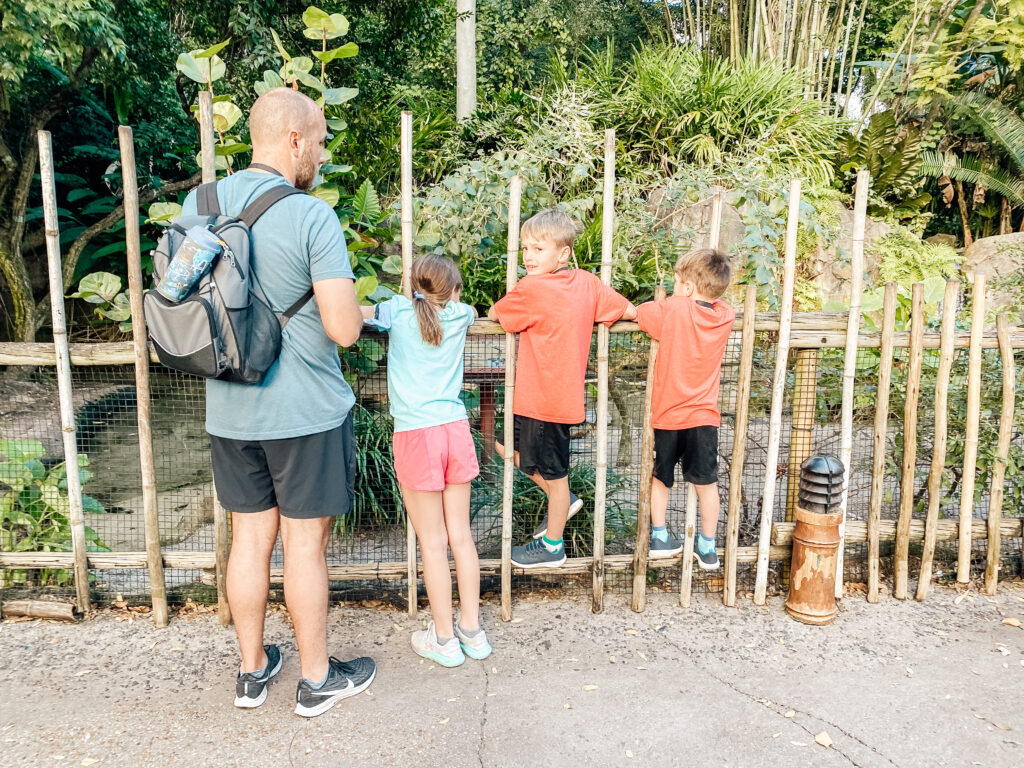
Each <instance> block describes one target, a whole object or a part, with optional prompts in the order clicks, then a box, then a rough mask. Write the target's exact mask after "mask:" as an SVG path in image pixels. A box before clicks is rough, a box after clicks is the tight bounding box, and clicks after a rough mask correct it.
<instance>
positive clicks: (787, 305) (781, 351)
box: [754, 178, 800, 605]
mask: <svg viewBox="0 0 1024 768" xmlns="http://www.w3.org/2000/svg"><path fill="white" fill-rule="evenodd" d="M799 224H800V179H798V178H797V179H793V180H792V181H791V182H790V184H789V216H788V218H787V222H786V251H785V261H784V262H783V271H782V299H781V302H780V304H779V310H780V315H779V343H778V346H777V354H776V357H775V375H774V377H773V378H772V404H771V412H770V416H769V423H768V455H767V457H766V459H765V475H764V495H763V497H762V499H761V527H760V532H759V535H758V541H757V575H756V577H755V581H754V603H755V604H756V605H764V603H765V598H766V597H767V591H768V556H769V552H768V537H769V536H770V535H771V528H772V506H773V504H774V501H775V472H776V470H777V469H778V464H779V442H780V440H781V438H782V395H783V392H784V390H785V387H786V363H787V361H788V358H789V332H790V327H791V325H792V320H793V281H794V276H795V272H796V235H797V229H798V227H799Z"/></svg>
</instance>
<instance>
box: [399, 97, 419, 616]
mask: <svg viewBox="0 0 1024 768" xmlns="http://www.w3.org/2000/svg"><path fill="white" fill-rule="evenodd" d="M400 150H401V158H400V161H401V175H402V293H403V294H405V298H407V299H411V298H412V238H413V228H412V223H413V222H412V112H410V111H409V110H407V109H406V110H403V111H402V117H401V146H400ZM405 551H406V565H407V571H408V575H407V577H406V578H407V579H408V582H409V583H408V587H407V598H406V602H407V603H408V609H409V616H410V617H412V618H416V613H417V612H418V610H419V595H418V592H417V583H416V580H417V578H419V573H418V570H417V567H416V530H415V529H414V528H413V527H412V521H411V520H410V519H409V513H408V512H406V515H405Z"/></svg>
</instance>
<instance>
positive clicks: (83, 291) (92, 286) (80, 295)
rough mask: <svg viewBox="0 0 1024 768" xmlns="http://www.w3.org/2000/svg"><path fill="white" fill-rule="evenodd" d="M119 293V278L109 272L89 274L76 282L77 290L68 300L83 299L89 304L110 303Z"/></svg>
mask: <svg viewBox="0 0 1024 768" xmlns="http://www.w3.org/2000/svg"><path fill="white" fill-rule="evenodd" d="M120 292H121V278H120V277H118V276H117V275H115V274H112V273H110V272H91V273H89V274H88V275H86V276H85V277H83V278H82V279H81V280H80V281H79V282H78V290H77V291H76V292H75V293H72V294H71V295H70V296H68V298H69V299H85V300H86V301H88V302H89V303H91V304H100V303H102V302H110V301H113V300H114V297H115V296H117V294H118V293H120Z"/></svg>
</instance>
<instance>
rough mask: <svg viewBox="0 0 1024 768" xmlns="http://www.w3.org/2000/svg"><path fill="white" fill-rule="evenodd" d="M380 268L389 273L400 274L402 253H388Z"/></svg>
mask: <svg viewBox="0 0 1024 768" xmlns="http://www.w3.org/2000/svg"><path fill="white" fill-rule="evenodd" d="M380 268H381V269H382V270H383V271H384V272H387V273H388V274H389V275H400V274H402V255H401V254H399V253H390V254H388V256H387V258H385V259H384V263H383V264H381V267H380Z"/></svg>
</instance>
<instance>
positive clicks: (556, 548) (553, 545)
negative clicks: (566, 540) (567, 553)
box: [541, 536, 562, 552]
mask: <svg viewBox="0 0 1024 768" xmlns="http://www.w3.org/2000/svg"><path fill="white" fill-rule="evenodd" d="M541 541H543V542H544V548H545V549H547V551H548V552H561V551H562V540H561V539H559V540H558V541H552V540H551V539H549V538H548V537H547V536H544V537H543V538H542V539H541Z"/></svg>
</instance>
